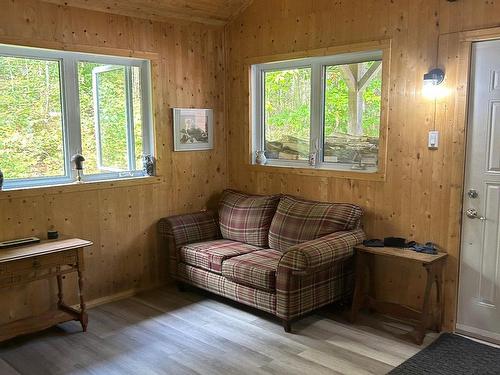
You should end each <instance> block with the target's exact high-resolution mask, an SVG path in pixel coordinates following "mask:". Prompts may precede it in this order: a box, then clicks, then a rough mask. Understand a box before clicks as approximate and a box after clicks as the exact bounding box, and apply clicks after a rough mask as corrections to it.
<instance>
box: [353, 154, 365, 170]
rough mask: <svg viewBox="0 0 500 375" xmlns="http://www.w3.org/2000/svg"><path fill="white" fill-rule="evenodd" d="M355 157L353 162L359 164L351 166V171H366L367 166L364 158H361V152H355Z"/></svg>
mask: <svg viewBox="0 0 500 375" xmlns="http://www.w3.org/2000/svg"><path fill="white" fill-rule="evenodd" d="M355 152H356V153H355V155H354V158H353V159H352V161H353V162H355V163H357V164H353V165H352V166H351V170H353V171H364V170H366V165H365V164H363V157H362V156H361V152H359V151H357V150H356V151H355Z"/></svg>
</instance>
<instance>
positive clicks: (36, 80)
mask: <svg viewBox="0 0 500 375" xmlns="http://www.w3.org/2000/svg"><path fill="white" fill-rule="evenodd" d="M150 75H151V74H150V62H149V61H147V60H141V59H134V58H123V57H115V56H104V55H93V54H83V53H76V52H66V51H52V50H43V49H35V48H25V47H15V46H5V45H0V169H1V170H2V171H3V173H4V176H5V179H6V180H5V187H6V188H16V187H29V186H37V185H51V184H58V183H70V182H72V181H75V179H76V171H74V170H73V167H72V165H71V157H72V156H73V155H74V154H76V153H82V154H83V156H84V157H85V163H84V175H83V180H84V181H85V180H86V181H95V180H105V179H116V178H126V177H136V176H143V175H144V173H143V171H142V158H143V156H144V155H152V154H153V139H152V137H153V134H152V115H151V113H152V110H151V88H150Z"/></svg>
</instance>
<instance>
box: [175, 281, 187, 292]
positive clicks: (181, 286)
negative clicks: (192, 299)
mask: <svg viewBox="0 0 500 375" xmlns="http://www.w3.org/2000/svg"><path fill="white" fill-rule="evenodd" d="M176 285H177V290H178V291H179V292H185V291H186V285H185V284H184V283H183V282H182V281H177V282H176Z"/></svg>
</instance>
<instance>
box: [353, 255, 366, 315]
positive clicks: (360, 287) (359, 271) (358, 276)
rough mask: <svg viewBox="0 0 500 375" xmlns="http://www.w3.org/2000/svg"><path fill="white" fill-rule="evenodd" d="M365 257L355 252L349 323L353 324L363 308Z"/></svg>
mask: <svg viewBox="0 0 500 375" xmlns="http://www.w3.org/2000/svg"><path fill="white" fill-rule="evenodd" d="M366 266H367V264H366V256H365V254H362V253H361V252H359V251H358V252H356V268H355V285H354V296H353V298H352V307H351V319H350V320H351V323H354V322H355V321H356V319H357V318H358V312H359V310H360V309H361V307H362V306H363V302H364V300H365V292H364V284H365V278H364V273H365V271H366Z"/></svg>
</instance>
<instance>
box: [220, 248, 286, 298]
mask: <svg viewBox="0 0 500 375" xmlns="http://www.w3.org/2000/svg"><path fill="white" fill-rule="evenodd" d="M282 255H283V254H282V253H281V252H279V251H276V250H270V249H265V250H259V251H253V252H251V253H249V254H245V255H240V256H237V257H233V258H231V259H227V260H224V261H223V262H222V276H224V277H226V278H227V279H229V280H231V281H234V282H235V283H238V284H242V285H246V286H250V287H252V288H256V289H260V290H265V291H274V290H275V289H276V270H277V269H278V263H279V260H280V258H281V257H282Z"/></svg>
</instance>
